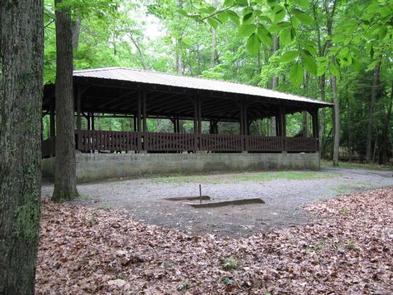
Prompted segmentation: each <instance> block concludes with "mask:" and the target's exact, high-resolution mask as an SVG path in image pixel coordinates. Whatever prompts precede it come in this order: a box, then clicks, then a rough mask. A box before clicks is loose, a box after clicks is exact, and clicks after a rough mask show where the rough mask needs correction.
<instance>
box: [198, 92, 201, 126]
mask: <svg viewBox="0 0 393 295" xmlns="http://www.w3.org/2000/svg"><path fill="white" fill-rule="evenodd" d="M201 133H202V101H201V99H200V98H199V97H198V134H201Z"/></svg>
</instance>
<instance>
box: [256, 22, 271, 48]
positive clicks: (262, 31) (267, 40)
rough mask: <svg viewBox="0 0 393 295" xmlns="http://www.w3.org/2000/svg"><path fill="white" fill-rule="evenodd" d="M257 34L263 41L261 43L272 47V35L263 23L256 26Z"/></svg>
mask: <svg viewBox="0 0 393 295" xmlns="http://www.w3.org/2000/svg"><path fill="white" fill-rule="evenodd" d="M257 35H258V37H259V39H260V40H261V41H262V42H263V44H265V45H266V46H267V47H269V48H270V47H272V45H273V37H272V35H271V34H270V32H269V31H268V30H267V29H266V28H265V27H264V26H263V25H259V26H258V29H257Z"/></svg>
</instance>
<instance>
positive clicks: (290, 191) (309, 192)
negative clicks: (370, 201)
mask: <svg viewBox="0 0 393 295" xmlns="http://www.w3.org/2000/svg"><path fill="white" fill-rule="evenodd" d="M199 184H201V185H202V194H203V195H208V196H210V197H211V198H212V201H225V200H234V199H244V198H262V199H263V200H264V201H265V202H266V204H254V205H242V206H229V207H222V208H203V209H202V208H200V209H195V208H192V207H191V206H189V205H188V203H189V201H187V202H174V201H168V200H164V198H168V197H185V196H197V195H199ZM387 186H393V177H392V172H390V171H372V170H363V169H342V168H325V169H322V170H321V171H318V172H301V171H299V172H294V171H289V172H247V173H236V174H213V175H207V176H206V175H205V176H178V177H176V176H170V177H159V178H144V179H133V180H121V181H111V182H109V181H108V182H101V183H90V184H81V185H79V186H78V190H79V193H80V194H81V199H80V200H78V201H76V202H78V203H82V204H85V205H88V206H96V207H100V208H124V209H126V210H127V211H128V212H129V213H130V215H131V216H132V217H133V218H134V219H135V220H138V221H141V222H145V223H148V224H157V225H164V226H167V227H172V228H177V229H180V230H182V231H185V232H187V233H190V234H199V233H212V234H217V235H219V236H249V235H251V234H254V233H256V232H260V231H269V230H271V229H277V228H283V227H288V226H292V225H296V224H304V223H308V222H310V221H312V218H313V217H312V216H311V215H310V214H309V213H307V212H306V211H305V210H303V207H304V206H305V205H307V204H310V203H314V202H316V201H319V200H326V199H331V198H334V197H335V196H337V195H341V194H346V193H350V192H355V191H364V190H369V189H372V188H380V187H387ZM52 191H53V186H52V185H48V184H47V185H43V187H42V195H43V196H44V197H47V196H50V195H51V193H52Z"/></svg>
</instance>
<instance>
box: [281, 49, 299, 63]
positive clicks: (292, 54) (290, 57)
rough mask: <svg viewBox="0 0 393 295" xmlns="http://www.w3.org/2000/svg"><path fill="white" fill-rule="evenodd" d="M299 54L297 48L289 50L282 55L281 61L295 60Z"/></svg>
mask: <svg viewBox="0 0 393 295" xmlns="http://www.w3.org/2000/svg"><path fill="white" fill-rule="evenodd" d="M298 56H299V52H298V51H296V50H291V51H287V52H285V53H284V54H283V55H282V56H281V58H280V61H281V62H283V63H287V62H290V61H293V60H294V59H295V58H296V57H298Z"/></svg>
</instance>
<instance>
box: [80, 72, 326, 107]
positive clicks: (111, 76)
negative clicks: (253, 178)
mask: <svg viewBox="0 0 393 295" xmlns="http://www.w3.org/2000/svg"><path fill="white" fill-rule="evenodd" d="M74 77H86V78H98V79H108V80H117V81H128V82H135V83H144V84H157V85H164V86H173V87H182V88H189V89H198V90H209V91H218V92H226V93H234V94H243V95H252V96H259V97H265V98H266V97H267V98H273V99H278V100H288V101H296V102H302V103H310V104H317V105H320V106H332V104H331V103H327V102H322V101H318V100H314V99H311V98H307V97H304V96H298V95H293V94H288V93H283V92H279V91H274V90H270V89H265V88H261V87H256V86H250V85H245V84H238V83H232V82H226V81H220V80H212V79H205V78H195V77H186V76H178V75H172V74H165V73H159V72H154V71H146V70H135V69H128V68H120V67H118V68H100V69H88V70H77V71H74Z"/></svg>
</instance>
